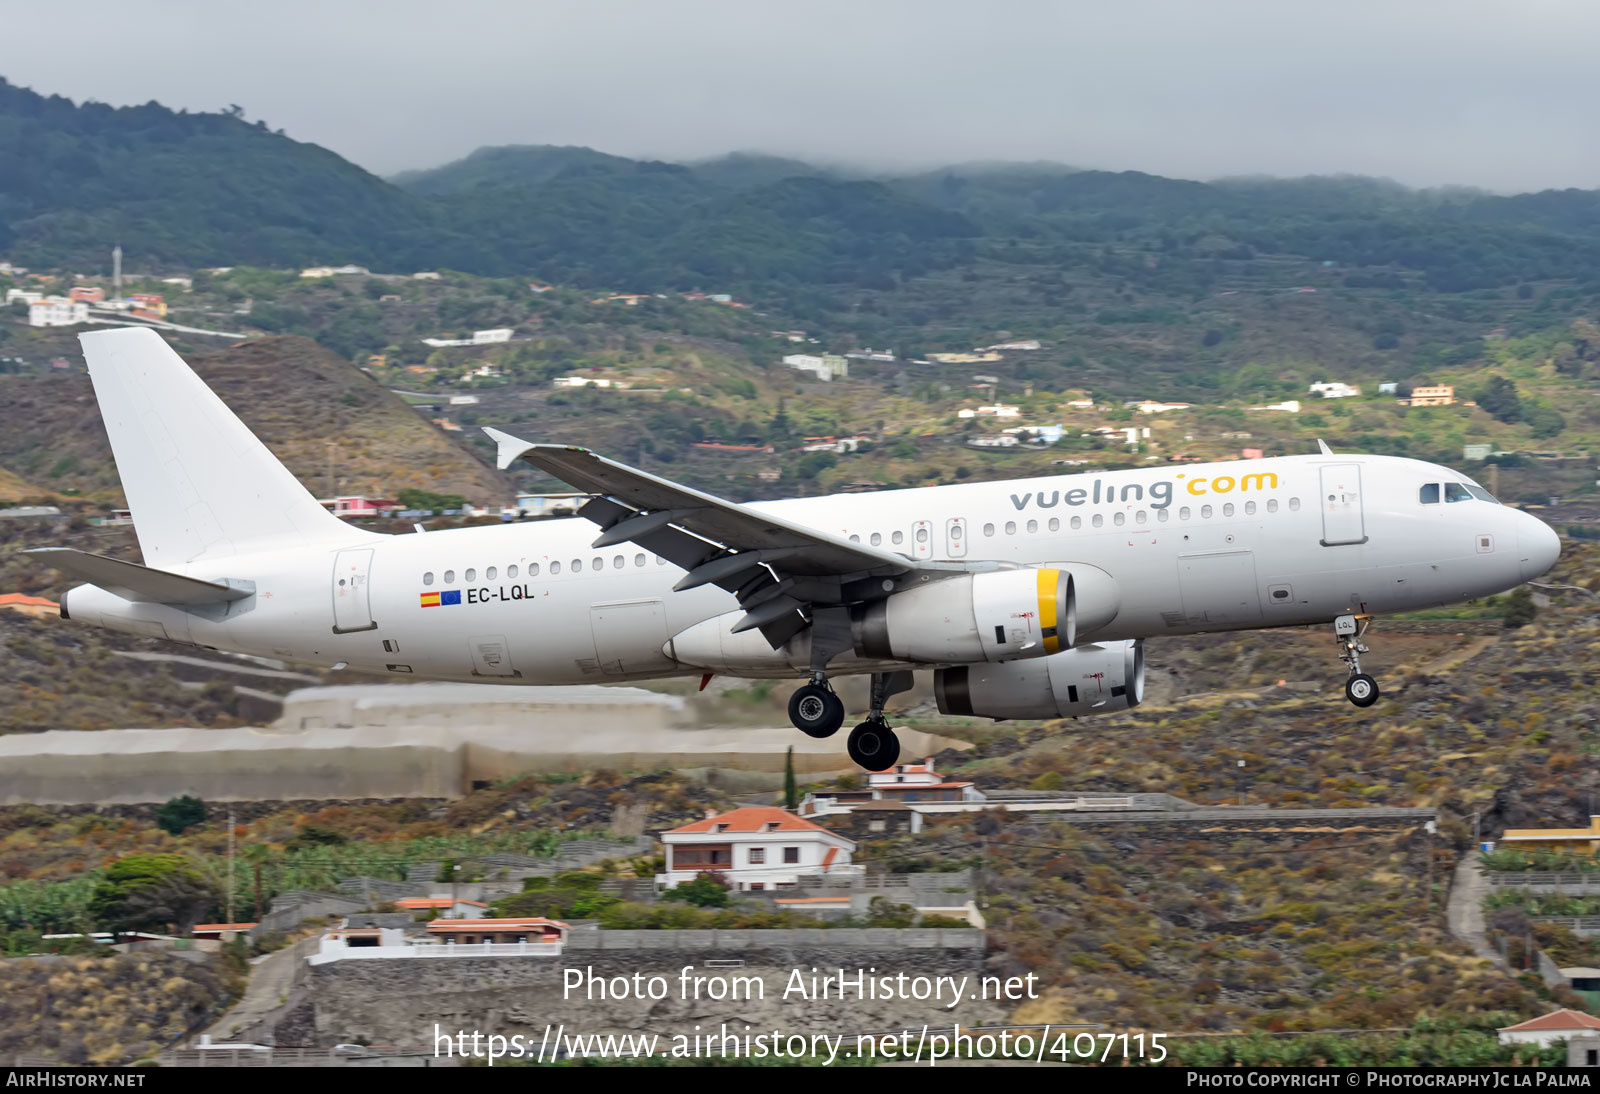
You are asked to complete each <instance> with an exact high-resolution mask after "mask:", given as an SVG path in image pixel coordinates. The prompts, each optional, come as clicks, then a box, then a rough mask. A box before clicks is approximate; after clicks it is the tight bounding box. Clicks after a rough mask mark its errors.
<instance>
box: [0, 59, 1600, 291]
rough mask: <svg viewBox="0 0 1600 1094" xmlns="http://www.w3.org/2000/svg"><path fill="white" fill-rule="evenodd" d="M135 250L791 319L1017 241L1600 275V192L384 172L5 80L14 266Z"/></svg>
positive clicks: (541, 167)
mask: <svg viewBox="0 0 1600 1094" xmlns="http://www.w3.org/2000/svg"><path fill="white" fill-rule="evenodd" d="M114 242H120V243H121V244H122V245H123V247H124V248H125V249H126V250H128V251H129V252H130V254H136V255H138V256H139V260H140V262H141V264H145V265H155V266H160V265H162V264H167V265H171V266H202V265H213V264H237V263H256V264H261V265H278V266H285V265H289V266H292V265H295V264H300V263H304V264H313V263H329V262H339V263H343V262H358V263H362V264H365V265H369V266H372V267H374V268H376V269H384V270H397V271H405V270H410V269H419V268H430V267H445V268H451V269H459V270H463V271H466V272H471V273H480V274H486V275H492V276H513V275H514V276H523V275H527V276H536V277H544V278H550V279H555V280H561V281H564V282H567V283H570V284H575V285H579V286H585V287H594V288H616V289H628V290H634V291H645V290H654V291H663V290H668V289H688V288H694V287H701V288H706V287H711V286H715V287H717V288H719V289H722V290H723V291H733V292H739V293H741V294H743V295H746V296H748V297H750V298H754V299H765V300H767V301H769V302H779V303H781V302H784V301H785V300H786V299H787V298H793V297H796V296H806V295H808V294H811V295H814V294H815V293H816V292H819V291H821V292H828V291H833V290H837V289H841V288H848V287H851V286H859V287H871V288H880V289H882V288H892V287H893V286H895V285H896V284H898V283H901V282H903V281H904V280H906V279H908V278H912V277H916V276H918V275H920V274H925V273H928V272H932V271H938V270H944V269H950V268H952V267H957V266H962V265H965V264H968V263H970V262H971V261H973V260H975V259H981V258H983V257H985V256H994V255H1004V256H1006V257H1007V259H1008V260H1013V259H1014V258H1015V257H1016V255H1017V254H1018V253H1019V251H1018V248H1019V247H1020V248H1022V249H1023V251H1025V253H1026V256H1027V259H1028V261H1030V262H1034V263H1038V264H1042V265H1044V266H1047V267H1048V266H1056V267H1058V268H1066V267H1070V266H1073V265H1078V266H1082V265H1083V264H1084V263H1085V262H1088V261H1097V262H1102V263H1104V262H1107V261H1113V259H1114V256H1113V254H1112V252H1119V253H1123V254H1126V253H1127V252H1129V251H1136V252H1143V253H1144V254H1146V255H1151V256H1156V259H1150V258H1145V259H1140V260H1139V261H1138V262H1137V263H1135V265H1136V266H1139V267H1143V268H1152V261H1157V260H1158V261H1157V264H1158V265H1160V267H1161V275H1160V276H1161V277H1162V278H1163V279H1165V283H1166V285H1167V288H1168V289H1169V290H1172V291H1190V292H1193V291H1203V290H1204V289H1205V288H1207V287H1208V286H1209V284H1210V282H1209V281H1208V280H1207V279H1208V278H1209V277H1211V276H1214V274H1215V271H1216V269H1217V268H1218V267H1217V266H1216V264H1217V263H1219V262H1228V261H1245V262H1249V261H1251V260H1254V259H1257V258H1259V257H1264V256H1273V255H1283V256H1293V257H1297V258H1301V259H1310V260H1312V261H1316V262H1329V263H1334V264H1337V265H1339V266H1341V267H1347V268H1354V272H1353V273H1352V275H1351V276H1352V278H1353V280H1352V283H1370V284H1372V285H1375V286H1379V287H1381V286H1382V285H1383V284H1386V283H1392V284H1396V285H1398V284H1399V283H1400V281H1401V275H1402V274H1403V273H1404V272H1405V271H1412V272H1414V273H1420V274H1421V275H1422V276H1423V277H1424V278H1425V280H1426V283H1427V285H1428V287H1429V288H1431V289H1433V290H1435V291H1442V292H1461V291H1466V290H1472V289H1485V288H1496V287H1501V286H1506V285H1514V284H1516V283H1519V282H1524V281H1533V280H1548V279H1557V278H1566V279H1579V280H1587V279H1591V278H1593V277H1594V276H1595V273H1594V271H1596V270H1600V192H1595V191H1577V190H1567V191H1548V192H1544V193H1538V194H1522V195H1517V196H1515V197H1497V196H1494V195H1489V194H1484V193H1481V192H1477V191H1471V190H1464V189H1458V190H1438V191H1414V190H1409V189H1407V188H1405V187H1402V186H1399V185H1397V184H1394V183H1389V182H1384V181H1379V180H1372V179H1359V178H1317V179H1299V180H1271V179H1227V180H1221V181H1217V182H1213V183H1202V182H1193V181H1185V180H1180V179H1169V178H1161V177H1159V176H1155V175H1147V174H1141V173H1138V172H1120V173H1118V172H1107V171H1087V170H1077V169H1073V168H1069V167H1064V166H1059V165H1053V164H1038V163H1028V164H1003V163H1002V164H983V163H980V164H968V165H961V166H955V167H950V168H944V169H940V170H937V171H930V172H923V173H918V174H913V175H904V176H898V177H891V176H884V177H880V178H868V177H863V176H861V175H857V176H853V177H845V176H844V175H842V174H840V173H838V172H834V171H830V170H824V169H820V168H816V167H812V166H810V165H807V164H804V163H800V162H798V161H794V160H786V159H781V158H777V157H769V156H762V155H755V154H737V155H730V156H726V157H722V158H720V159H715V160H709V161H705V162H702V163H698V164H691V165H680V164H668V163H658V162H649V161H635V160H630V159H626V158H624V157H620V156H612V155H606V154H604V153H600V152H596V151H594V150H592V149H587V148H571V147H548V146H511V147H504V148H485V149H480V150H479V151H477V152H475V153H473V154H472V155H470V156H468V157H466V158H464V159H462V160H460V161H457V162H456V163H452V164H447V165H445V166H442V167H438V168H434V169H431V170H426V171H414V172H408V173H406V174H403V175H400V176H397V177H396V178H395V179H394V180H392V181H386V180H383V179H380V178H377V177H376V176H373V175H371V174H369V173H367V172H366V171H363V170H361V169H360V168H358V167H356V166H354V165H353V164H351V163H349V162H348V161H346V160H343V159H341V158H340V157H339V156H337V155H336V154H334V153H332V152H330V151H328V150H326V149H323V148H319V147H317V146H315V145H310V144H304V143H300V142H297V141H294V140H291V139H290V138H288V137H286V136H284V135H283V134H282V133H277V132H273V131H271V130H270V129H268V128H267V127H266V126H265V125H264V124H262V123H260V122H256V123H250V122H247V121H246V120H244V118H243V116H242V112H240V111H238V110H234V111H231V112H227V113H221V114H190V113H186V112H181V111H178V112H175V111H171V110H168V109H166V108H165V107H162V106H160V105H158V104H155V103H150V104H146V105H144V106H139V107H124V108H112V107H109V106H106V105H103V104H98V103H84V104H81V105H77V104H74V103H72V102H71V101H69V100H67V99H64V98H60V97H48V98H47V97H44V96H41V95H38V94H35V93H34V92H32V91H28V90H25V89H22V88H18V87H15V86H12V85H10V84H7V83H5V82H4V81H3V80H0V252H3V253H5V254H7V255H8V256H9V257H11V258H13V259H14V260H16V261H19V262H22V263H26V264H29V265H34V266H41V267H56V266H74V267H79V268H89V269H94V268H99V267H100V266H103V265H104V262H105V258H104V256H105V254H106V252H107V251H108V250H109V249H110V246H111V244H112V243H114ZM1113 264H1115V263H1114V261H1113ZM1366 267H1381V270H1377V271H1370V272H1362V268H1366ZM1385 279H1387V281H1386V280H1385Z"/></svg>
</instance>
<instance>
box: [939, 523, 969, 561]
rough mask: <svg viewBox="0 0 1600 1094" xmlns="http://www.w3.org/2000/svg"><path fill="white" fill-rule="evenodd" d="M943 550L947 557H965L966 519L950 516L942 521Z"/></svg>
mask: <svg viewBox="0 0 1600 1094" xmlns="http://www.w3.org/2000/svg"><path fill="white" fill-rule="evenodd" d="M944 550H945V557H947V558H966V557H967V521H966V518H965V517H951V518H950V519H949V520H947V521H945V522H944Z"/></svg>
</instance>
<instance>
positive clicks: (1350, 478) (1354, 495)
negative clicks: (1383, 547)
mask: <svg viewBox="0 0 1600 1094" xmlns="http://www.w3.org/2000/svg"><path fill="white" fill-rule="evenodd" d="M1321 481H1322V494H1321V496H1320V498H1319V501H1320V503H1321V506H1322V545H1323V546H1324V547H1337V546H1341V545H1344V544H1349V543H1365V542H1367V533H1366V527H1365V521H1364V519H1363V517H1362V512H1361V465H1360V464H1354V463H1330V464H1325V465H1324V466H1323V467H1322V480H1321Z"/></svg>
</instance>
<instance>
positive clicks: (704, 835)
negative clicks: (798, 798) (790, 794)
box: [656, 806, 863, 892]
mask: <svg viewBox="0 0 1600 1094" xmlns="http://www.w3.org/2000/svg"><path fill="white" fill-rule="evenodd" d="M661 842H662V844H663V845H665V847H666V852H667V854H666V859H667V869H666V872H665V873H662V874H657V875H656V884H657V885H659V886H660V887H662V888H665V889H672V888H675V887H676V886H677V885H678V884H679V883H681V882H685V881H693V880H694V879H695V878H696V877H697V876H699V875H700V874H702V873H715V874H720V875H722V876H723V877H724V878H726V879H727V881H728V884H729V885H731V886H732V887H733V888H734V889H736V890H738V891H740V892H762V891H765V890H771V889H793V888H795V886H796V884H797V883H798V880H799V878H800V876H801V875H802V874H825V875H829V876H845V877H848V876H853V875H857V874H860V873H862V872H863V870H862V867H860V866H857V865H854V864H852V863H851V861H850V856H851V854H852V853H853V852H854V851H855V849H856V843H855V840H852V839H846V838H845V837H844V836H841V835H839V834H838V833H837V832H830V831H829V830H828V829H826V828H824V827H822V826H821V825H820V824H815V823H813V822H812V821H809V820H806V819H805V818H804V817H799V816H796V815H795V814H793V813H790V812H788V811H787V810H784V809H778V808H776V807H773V806H746V807H744V808H741V809H735V810H732V811H731V812H728V813H718V814H714V815H712V816H709V817H706V818H705V819H704V820H698V821H695V822H694V823H693V824H686V825H684V826H683V827H681V828H674V829H672V830H670V831H667V832H663V833H661Z"/></svg>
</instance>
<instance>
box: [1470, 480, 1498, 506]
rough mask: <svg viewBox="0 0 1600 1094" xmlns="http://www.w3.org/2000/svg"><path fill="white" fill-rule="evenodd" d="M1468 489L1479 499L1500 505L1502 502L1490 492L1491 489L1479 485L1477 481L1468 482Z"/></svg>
mask: <svg viewBox="0 0 1600 1094" xmlns="http://www.w3.org/2000/svg"><path fill="white" fill-rule="evenodd" d="M1467 490H1468V492H1469V493H1471V494H1472V496H1473V497H1475V498H1477V499H1478V500H1479V501H1486V502H1488V503H1489V504H1491V505H1499V504H1500V499H1499V498H1497V497H1495V496H1494V495H1493V494H1491V493H1489V491H1487V490H1485V489H1484V488H1483V487H1481V486H1479V485H1477V484H1476V483H1468V484H1467Z"/></svg>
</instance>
